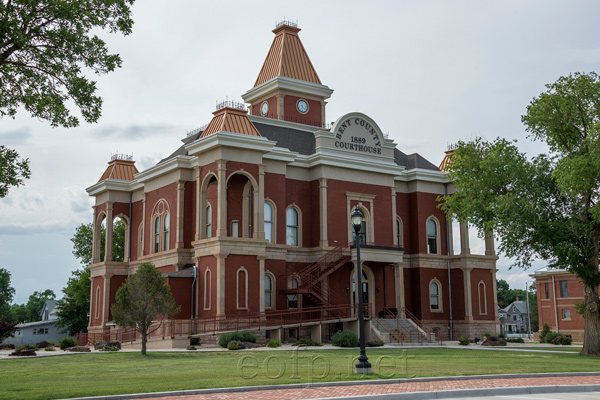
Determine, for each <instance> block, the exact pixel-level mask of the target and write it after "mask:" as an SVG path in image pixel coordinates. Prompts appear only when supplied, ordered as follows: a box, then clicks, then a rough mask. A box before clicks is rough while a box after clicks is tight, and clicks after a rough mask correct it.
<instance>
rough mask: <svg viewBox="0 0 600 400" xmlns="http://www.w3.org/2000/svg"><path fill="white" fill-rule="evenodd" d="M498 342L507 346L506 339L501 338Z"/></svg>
mask: <svg viewBox="0 0 600 400" xmlns="http://www.w3.org/2000/svg"><path fill="white" fill-rule="evenodd" d="M498 342H499V343H500V346H506V340H504V339H500V340H498Z"/></svg>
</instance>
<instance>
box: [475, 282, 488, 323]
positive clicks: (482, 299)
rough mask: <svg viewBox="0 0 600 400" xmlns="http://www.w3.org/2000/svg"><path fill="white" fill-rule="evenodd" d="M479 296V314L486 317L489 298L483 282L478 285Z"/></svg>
mask: <svg viewBox="0 0 600 400" xmlns="http://www.w3.org/2000/svg"><path fill="white" fill-rule="evenodd" d="M477 292H478V293H477V294H478V298H479V314H481V315H486V314H487V298H486V293H485V283H483V281H480V282H479V285H477Z"/></svg>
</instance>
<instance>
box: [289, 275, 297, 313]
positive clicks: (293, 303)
mask: <svg viewBox="0 0 600 400" xmlns="http://www.w3.org/2000/svg"><path fill="white" fill-rule="evenodd" d="M298 286H299V284H298V280H297V279H296V278H292V279H290V280H289V281H288V289H297V288H298ZM287 297H288V308H298V294H297V293H294V294H288V296H287Z"/></svg>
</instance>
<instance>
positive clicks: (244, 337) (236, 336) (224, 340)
mask: <svg viewBox="0 0 600 400" xmlns="http://www.w3.org/2000/svg"><path fill="white" fill-rule="evenodd" d="M232 340H236V341H238V342H252V343H256V336H255V335H253V334H251V333H250V332H248V331H239V332H228V333H224V334H222V335H221V337H220V338H219V346H221V347H223V348H226V347H227V344H228V343H229V342H231V341H232ZM227 348H228V347H227Z"/></svg>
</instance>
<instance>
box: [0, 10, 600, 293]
mask: <svg viewBox="0 0 600 400" xmlns="http://www.w3.org/2000/svg"><path fill="white" fill-rule="evenodd" d="M598 15H600V3H599V2H595V1H591V0H590V1H577V0H571V1H549V0H540V1H526V0H519V1H508V0H502V1H350V0H344V1H323V0H319V1H310V0H304V1H296V2H284V1H281V0H279V1H259V2H256V1H255V2H235V1H221V2H204V1H202V2H200V1H192V0H186V1H182V0H181V1H180V0H172V1H168V2H167V1H159V0H143V1H141V0H140V1H138V2H136V4H135V5H134V6H133V19H134V21H135V25H134V28H133V34H131V35H130V36H127V37H122V36H116V35H109V34H108V33H104V32H100V35H101V36H102V37H103V39H105V40H106V41H107V43H108V46H109V49H110V51H111V52H114V53H119V54H120V55H121V57H122V58H123V67H122V68H121V69H119V70H118V71H116V72H113V73H111V74H108V75H105V76H101V77H99V78H98V88H99V93H100V95H101V96H102V99H103V101H104V105H103V110H102V118H101V119H100V122H99V123H98V124H95V125H82V126H80V127H78V128H75V129H63V128H55V129H52V128H51V127H50V124H49V123H48V122H45V121H39V120H37V119H33V118H31V117H30V116H29V115H28V114H27V113H26V112H24V111H23V110H21V111H20V113H19V114H18V117H17V118H16V119H15V120H11V119H8V118H4V119H1V120H0V144H3V145H5V146H7V147H10V148H14V149H16V150H17V151H18V152H19V153H20V155H21V156H23V157H26V158H29V159H30V160H31V169H32V178H31V179H30V180H28V181H27V184H26V186H25V187H22V188H18V189H12V190H11V191H10V193H9V195H8V197H6V198H4V199H0V267H2V268H6V269H8V270H9V271H10V272H11V273H12V284H13V286H14V287H15V289H16V291H17V293H16V296H15V299H14V301H15V302H17V303H23V302H26V301H27V298H28V297H29V295H30V294H31V293H33V291H35V290H38V291H41V290H44V289H52V290H54V291H55V292H56V293H57V295H58V297H61V295H62V293H61V288H63V287H64V286H65V284H66V282H67V279H68V278H69V276H70V274H71V271H73V270H75V269H77V268H79V267H80V265H79V263H78V262H77V260H75V258H74V257H73V255H72V254H71V251H72V245H71V242H70V240H69V239H70V238H71V237H72V236H73V233H74V232H75V228H76V227H77V226H78V225H79V224H82V223H88V222H90V221H91V219H92V209H91V206H92V204H93V201H92V199H91V198H89V197H88V196H87V193H86V192H85V188H86V187H89V186H91V185H92V184H94V183H96V182H97V181H98V179H99V178H100V176H101V175H102V173H103V172H104V170H105V169H106V166H107V162H108V161H109V160H110V156H111V154H113V153H116V152H119V153H129V154H131V153H133V156H134V160H135V161H136V165H137V167H138V169H140V170H144V169H146V168H148V167H150V166H152V165H154V164H155V163H156V162H157V161H158V160H160V159H161V158H163V157H165V156H167V155H168V154H170V153H171V152H172V151H174V150H175V149H176V148H178V147H179V146H180V144H181V142H180V139H182V138H184V137H185V136H186V132H187V131H188V130H191V129H194V128H196V127H198V126H201V125H203V124H205V123H207V122H209V121H210V119H211V117H212V111H214V108H215V102H216V101H220V100H224V99H225V98H226V97H227V98H229V99H230V100H241V94H243V93H245V92H246V91H247V90H248V89H250V88H252V86H253V84H254V81H255V80H256V77H257V76H258V73H259V71H260V68H261V66H262V63H263V61H264V59H265V57H266V55H267V51H268V49H269V47H270V45H271V42H272V39H273V33H272V32H271V30H272V29H274V28H275V23H276V22H277V21H279V20H281V19H283V18H284V17H285V18H286V19H291V20H294V21H298V25H299V27H300V28H301V29H302V31H301V32H300V38H301V40H302V42H303V44H304V47H305V48H306V50H307V52H308V54H309V56H310V58H311V60H312V63H313V65H314V67H315V68H316V70H317V73H318V74H319V77H320V78H321V81H322V82H323V84H325V85H327V86H329V87H330V88H332V89H334V90H335V91H334V93H333V95H332V97H331V99H330V100H329V104H328V106H327V120H328V121H334V120H336V119H337V118H338V117H339V116H341V115H343V114H345V113H348V112H353V111H360V112H363V113H365V114H367V115H369V116H370V117H371V118H373V119H374V120H375V121H376V122H377V124H378V125H379V126H380V128H381V129H382V130H383V131H384V133H389V135H390V138H392V139H394V141H395V142H396V143H397V145H398V148H399V149H400V150H401V151H403V152H405V153H408V154H410V153H414V152H417V153H419V154H421V155H423V156H424V157H425V158H427V159H428V160H429V161H431V162H433V163H434V164H436V165H437V164H439V163H440V161H441V160H442V158H443V155H444V151H445V150H446V146H447V144H448V143H451V142H455V141H457V140H459V139H470V138H474V137H475V136H483V137H485V138H487V139H490V140H491V139H494V138H496V137H498V136H501V137H505V138H508V139H516V140H518V141H519V146H520V147H521V148H522V149H524V150H527V151H528V152H529V153H530V154H532V155H533V154H537V153H539V152H543V151H545V147H544V146H543V145H542V144H540V143H535V142H531V141H530V140H529V139H527V135H526V132H525V130H524V128H523V126H522V124H521V122H520V119H521V115H522V114H523V113H524V112H525V108H526V106H527V105H528V104H529V102H530V101H531V100H532V98H533V97H535V96H537V95H539V94H540V93H541V92H543V91H544V90H545V87H544V85H545V84H547V83H552V82H554V81H555V80H556V79H557V78H558V77H559V76H561V75H568V74H569V73H571V72H575V71H581V72H590V71H598V69H599V68H598V67H599V65H600V42H599V40H600V24H598V22H597V18H598ZM477 246H478V244H474V246H473V247H477ZM475 250H477V249H475ZM509 265H510V261H509V260H507V259H504V258H501V259H500V260H499V262H498V266H499V269H500V271H499V273H498V277H499V278H503V279H507V280H508V281H509V283H510V284H511V287H518V288H524V287H525V280H526V279H527V274H528V273H530V272H532V271H533V269H531V270H530V271H528V272H524V271H522V270H517V271H515V270H512V271H510V272H509V271H508V270H507V267H508V266H509ZM542 265H543V264H542ZM540 266H541V265H540Z"/></svg>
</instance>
